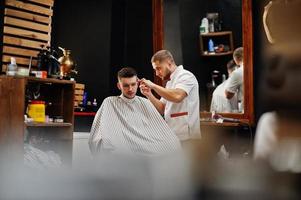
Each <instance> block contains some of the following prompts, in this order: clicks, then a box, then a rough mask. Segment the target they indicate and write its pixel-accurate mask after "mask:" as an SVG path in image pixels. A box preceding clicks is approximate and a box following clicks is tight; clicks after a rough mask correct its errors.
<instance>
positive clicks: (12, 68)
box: [6, 57, 18, 76]
mask: <svg viewBox="0 0 301 200" xmlns="http://www.w3.org/2000/svg"><path fill="white" fill-rule="evenodd" d="M17 70H18V66H17V63H16V59H15V58H14V57H11V58H10V64H9V65H8V66H7V71H6V75H8V76H15V75H16V74H17Z"/></svg>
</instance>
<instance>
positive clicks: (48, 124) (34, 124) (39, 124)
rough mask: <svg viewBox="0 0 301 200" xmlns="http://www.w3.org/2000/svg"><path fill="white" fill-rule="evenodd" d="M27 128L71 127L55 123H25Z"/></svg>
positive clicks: (68, 124) (66, 124)
mask: <svg viewBox="0 0 301 200" xmlns="http://www.w3.org/2000/svg"><path fill="white" fill-rule="evenodd" d="M25 126H27V127H71V126H72V124H71V123H65V122H64V123H57V122H49V123H46V122H45V123H44V122H25Z"/></svg>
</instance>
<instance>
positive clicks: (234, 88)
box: [225, 47, 244, 112]
mask: <svg viewBox="0 0 301 200" xmlns="http://www.w3.org/2000/svg"><path fill="white" fill-rule="evenodd" d="M243 58H244V55H243V47H239V48H237V49H235V50H234V52H233V60H234V62H235V63H236V65H237V66H238V68H237V69H236V70H234V72H233V73H232V74H231V76H230V77H229V80H228V81H227V84H226V86H225V96H226V98H227V99H232V98H233V97H234V96H235V94H237V98H238V110H239V112H243V111H244V103H243V102H244V99H243V98H244V87H243V79H244V78H243V74H244V71H243V60H244V59H243Z"/></svg>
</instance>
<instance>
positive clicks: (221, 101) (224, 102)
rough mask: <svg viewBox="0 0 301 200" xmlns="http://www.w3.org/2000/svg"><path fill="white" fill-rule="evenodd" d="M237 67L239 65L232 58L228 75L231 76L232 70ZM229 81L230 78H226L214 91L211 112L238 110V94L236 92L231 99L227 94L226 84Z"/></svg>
mask: <svg viewBox="0 0 301 200" xmlns="http://www.w3.org/2000/svg"><path fill="white" fill-rule="evenodd" d="M236 69H237V65H236V63H235V62H234V60H230V61H229V62H228V63H227V71H228V77H230V76H231V74H232V72H233V71H234V70H236ZM228 81H229V78H228V79H227V80H224V82H222V83H221V84H220V85H218V86H217V87H216V88H215V90H214V91H213V93H212V100H211V106H210V112H218V113H222V112H238V100H237V94H235V95H234V96H233V97H232V98H231V99H227V98H226V96H225V86H226V85H227V82H228Z"/></svg>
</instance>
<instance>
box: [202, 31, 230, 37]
mask: <svg viewBox="0 0 301 200" xmlns="http://www.w3.org/2000/svg"><path fill="white" fill-rule="evenodd" d="M231 34H232V32H231V31H221V32H212V33H205V34H201V36H208V37H214V36H224V35H231Z"/></svg>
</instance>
